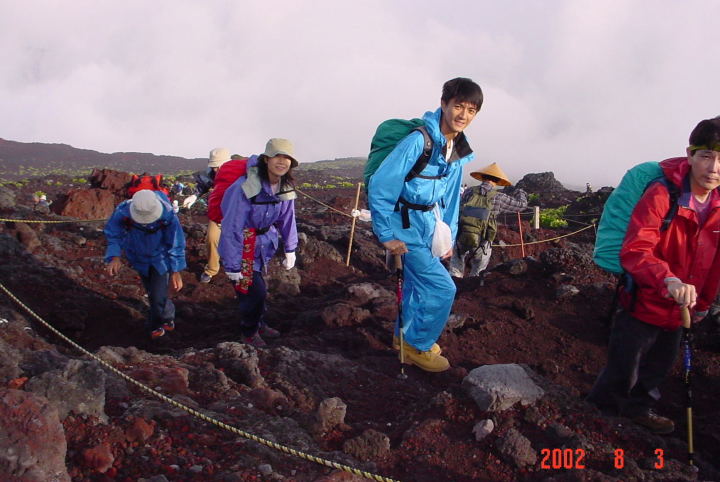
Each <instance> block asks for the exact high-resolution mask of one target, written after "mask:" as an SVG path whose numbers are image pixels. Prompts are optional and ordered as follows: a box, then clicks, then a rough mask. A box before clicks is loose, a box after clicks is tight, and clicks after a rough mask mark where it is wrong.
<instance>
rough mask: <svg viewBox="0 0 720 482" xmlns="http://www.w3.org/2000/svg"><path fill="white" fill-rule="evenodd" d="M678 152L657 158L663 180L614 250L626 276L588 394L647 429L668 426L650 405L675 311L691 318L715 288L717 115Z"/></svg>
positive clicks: (668, 352) (719, 164) (671, 345)
mask: <svg viewBox="0 0 720 482" xmlns="http://www.w3.org/2000/svg"><path fill="white" fill-rule="evenodd" d="M686 152H687V157H680V158H674V159H667V160H665V161H662V162H661V163H660V167H662V171H663V173H664V178H661V180H659V181H656V182H652V183H651V184H650V185H649V186H648V187H647V189H646V190H645V192H644V194H643V195H642V197H641V198H640V201H639V202H638V203H637V204H636V205H635V208H634V210H633V211H632V216H631V218H630V224H629V225H628V228H627V233H626V235H625V238H624V239H625V241H624V242H623V245H622V249H621V251H620V261H621V264H622V267H623V268H624V270H625V272H626V274H627V275H628V276H629V281H628V282H627V283H626V288H625V290H623V291H622V292H621V296H620V305H621V309H620V310H619V311H618V313H617V314H616V316H615V319H614V323H613V326H612V331H611V334H610V345H609V347H608V361H607V365H606V366H605V368H604V369H603V370H602V372H600V375H599V376H598V378H597V380H596V381H595V385H594V386H593V388H592V390H591V391H590V394H589V395H588V401H590V402H592V403H594V404H595V405H597V406H598V407H599V408H600V409H601V410H603V411H605V412H610V413H612V414H620V415H623V416H626V417H629V418H630V419H631V420H633V421H634V422H635V423H637V424H639V425H642V426H644V427H646V428H648V429H649V430H650V431H652V432H655V433H670V432H672V431H673V429H674V423H673V422H672V420H670V419H668V418H666V417H661V416H660V415H657V414H655V413H654V412H653V411H652V405H653V403H654V402H655V401H657V400H659V398H660V390H659V386H660V384H661V383H662V382H663V380H664V379H665V377H666V376H667V374H668V372H669V371H670V369H671V368H672V366H673V364H674V363H675V360H676V358H677V355H678V350H679V345H680V339H681V335H682V333H681V332H682V330H681V329H680V324H681V318H680V309H681V308H682V307H687V308H689V309H691V310H692V319H693V322H695V323H696V322H698V321H700V320H701V319H702V318H704V317H705V315H706V310H707V309H708V307H709V306H710V304H711V303H712V301H713V298H715V294H716V293H717V292H718V286H720V249H718V245H719V243H720V195H719V194H718V189H717V188H718V186H720V117H716V118H714V119H708V120H703V121H702V122H700V123H699V124H698V125H697V126H696V127H695V129H694V130H693V131H692V133H691V134H690V146H689V147H688V148H687V149H686ZM671 191H677V192H678V195H677V201H676V204H677V212H676V213H675V215H674V216H673V217H672V219H671V221H670V223H669V225H667V226H664V223H663V220H664V219H665V218H666V213H668V212H669V211H670V210H671V209H672V208H673V202H672V201H671Z"/></svg>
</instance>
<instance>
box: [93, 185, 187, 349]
mask: <svg viewBox="0 0 720 482" xmlns="http://www.w3.org/2000/svg"><path fill="white" fill-rule="evenodd" d="M105 237H106V238H107V241H108V246H107V250H106V251H105V262H106V263H107V268H106V270H107V273H108V274H109V275H111V276H115V275H116V274H117V273H118V272H119V270H120V267H121V266H122V262H121V261H120V257H121V256H122V254H123V252H124V253H125V257H126V258H127V259H128V261H129V262H130V264H131V265H132V267H133V268H134V269H135V270H136V271H137V272H138V274H139V275H140V279H141V280H142V284H143V286H144V287H145V290H146V291H147V294H148V298H149V301H150V313H149V315H148V319H147V321H146V322H145V328H146V329H147V330H148V332H149V333H150V337H151V338H152V339H155V338H159V337H161V336H163V335H165V332H166V331H172V330H173V329H174V328H175V305H173V302H172V301H171V300H170V298H169V296H168V284H170V286H171V288H172V291H173V292H178V291H180V290H181V289H182V286H183V282H182V278H181V276H180V271H182V270H183V269H185V267H186V263H185V234H184V233H183V230H182V226H180V221H179V220H178V218H177V216H176V215H175V213H174V212H173V208H172V205H171V204H170V201H169V200H168V198H167V197H166V196H165V194H163V193H161V192H159V191H151V190H149V189H143V190H141V191H138V192H136V193H135V194H134V195H133V197H132V199H130V200H127V201H124V202H122V203H120V204H119V205H118V207H116V208H115V212H114V213H113V215H112V216H111V217H110V219H109V220H108V222H107V224H106V225H105Z"/></svg>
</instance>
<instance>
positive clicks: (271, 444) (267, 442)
mask: <svg viewBox="0 0 720 482" xmlns="http://www.w3.org/2000/svg"><path fill="white" fill-rule="evenodd" d="M0 290H2V291H3V292H5V294H6V295H8V297H10V299H12V300H13V301H14V302H15V303H17V304H18V305H20V306H21V307H22V308H23V309H24V310H25V311H27V312H28V313H29V314H30V315H32V316H33V317H34V318H35V319H36V320H38V321H39V322H40V323H42V324H43V325H44V326H45V327H46V328H48V329H49V330H50V331H52V332H53V333H54V334H55V335H57V336H58V337H60V338H61V339H62V340H64V341H66V342H67V343H69V344H70V345H71V346H72V347H74V348H75V349H77V350H79V351H80V352H81V353H83V354H85V355H87V356H89V357H90V358H92V359H93V360H95V361H96V362H98V363H100V365H102V366H103V367H105V368H106V369H108V370H110V371H111V372H112V373H114V374H116V375H118V376H119V377H121V378H122V379H124V380H126V381H128V382H130V383H132V384H133V385H135V386H137V387H138V388H140V389H141V390H143V391H145V392H147V393H149V394H151V395H153V396H155V397H157V398H159V399H160V400H162V401H164V402H166V403H169V404H170V405H172V406H174V407H177V408H179V409H181V410H184V411H185V412H187V413H189V414H190V415H192V416H194V417H196V418H199V419H200V420H202V421H204V422H208V423H210V424H213V425H215V426H217V427H220V428H222V429H225V430H227V431H229V432H232V433H234V434H235V435H239V436H241V437H243V438H246V439H249V440H252V441H254V442H257V443H259V444H262V445H265V446H266V447H270V448H273V449H275V450H279V451H281V452H284V453H286V454H289V455H294V456H295V457H298V458H302V459H305V460H309V461H311V462H315V463H317V464H320V465H324V466H326V467H330V468H333V469H338V470H344V471H345V472H349V473H351V474H354V475H358V476H361V477H365V478H368V479H372V480H379V481H381V482H394V481H395V479H391V478H388V477H384V476H382V475H377V474H373V473H371V472H366V471H364V470H360V469H356V468H354V467H350V466H348V465H344V464H340V463H337V462H333V461H332V460H327V459H323V458H320V457H316V456H314V455H311V454H308V453H305V452H302V451H300V450H296V449H293V448H291V447H287V446H285V445H281V444H279V443H276V442H272V441H270V440H266V439H263V438H261V437H258V436H257V435H253V434H251V433H249V432H245V431H244V430H240V429H239V428H236V427H234V426H232V425H229V424H227V423H224V422H221V421H220V420H216V419H214V418H211V417H208V416H207V415H205V414H203V413H201V412H199V411H197V410H195V409H193V408H190V407H188V406H187V405H184V404H182V403H180V402H177V401H175V400H173V399H172V398H170V397H168V396H167V395H164V394H162V393H160V392H158V391H156V390H153V389H152V388H150V387H148V386H147V385H144V384H142V383H140V382H139V381H137V380H135V379H134V378H132V377H130V376H128V375H126V374H125V373H123V372H121V371H120V370H118V369H117V368H115V367H114V366H112V365H110V364H109V363H108V362H106V361H105V360H103V359H102V358H100V357H98V356H97V355H95V354H93V353H90V352H89V351H87V350H86V349H85V348H83V347H82V346H80V345H78V344H77V343H75V342H74V341H73V340H71V339H70V338H68V337H66V336H65V335H63V334H62V333H61V332H60V331H58V330H57V329H56V328H55V327H54V326H52V325H50V324H49V323H48V322H46V321H45V320H43V319H42V318H41V317H40V316H39V315H37V314H36V313H35V312H34V311H33V310H31V309H30V308H29V307H28V306H26V305H25V304H24V303H23V302H22V301H20V300H19V299H18V298H17V297H16V296H15V295H14V294H12V292H10V290H8V289H7V288H6V287H5V285H3V284H2V283H0Z"/></svg>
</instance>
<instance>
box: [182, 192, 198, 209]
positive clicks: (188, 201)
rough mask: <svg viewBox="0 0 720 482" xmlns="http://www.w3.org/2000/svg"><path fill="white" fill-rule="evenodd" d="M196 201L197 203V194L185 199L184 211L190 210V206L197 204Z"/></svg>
mask: <svg viewBox="0 0 720 482" xmlns="http://www.w3.org/2000/svg"><path fill="white" fill-rule="evenodd" d="M195 201H197V196H196V195H195V194H193V195H192V196H188V197H186V198H185V199H183V209H189V208H190V206H192V205H193V204H195Z"/></svg>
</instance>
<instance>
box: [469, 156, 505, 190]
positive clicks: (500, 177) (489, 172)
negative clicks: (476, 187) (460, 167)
mask: <svg viewBox="0 0 720 482" xmlns="http://www.w3.org/2000/svg"><path fill="white" fill-rule="evenodd" d="M470 175H471V176H472V177H474V178H475V179H477V180H478V181H483V180H484V179H483V176H490V177H494V178H495V179H497V181H496V184H498V185H500V186H512V183H511V182H510V180H509V179H508V177H507V174H505V173H504V172H503V170H502V169H500V166H498V165H497V162H493V163H492V164H490V165H489V166H486V167H483V168H482V169H480V170H478V171H474V172H471V173H470Z"/></svg>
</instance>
